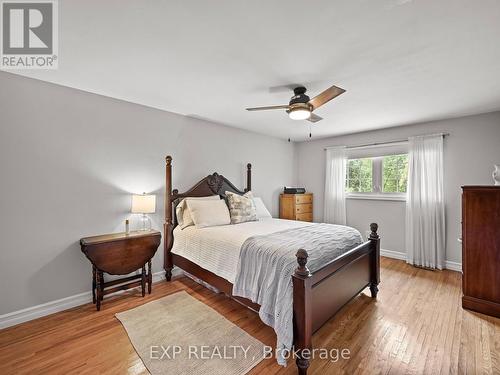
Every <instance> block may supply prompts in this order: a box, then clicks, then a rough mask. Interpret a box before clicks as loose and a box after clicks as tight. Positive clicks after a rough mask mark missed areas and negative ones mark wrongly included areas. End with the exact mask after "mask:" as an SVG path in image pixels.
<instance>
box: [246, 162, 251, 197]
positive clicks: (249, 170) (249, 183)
mask: <svg viewBox="0 0 500 375" xmlns="http://www.w3.org/2000/svg"><path fill="white" fill-rule="evenodd" d="M250 190H252V164H250V163H248V164H247V187H246V189H245V192H247V191H250Z"/></svg>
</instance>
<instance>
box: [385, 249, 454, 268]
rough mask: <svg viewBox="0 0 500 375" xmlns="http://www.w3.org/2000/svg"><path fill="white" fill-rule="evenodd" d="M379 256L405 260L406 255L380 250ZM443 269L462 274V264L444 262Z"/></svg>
mask: <svg viewBox="0 0 500 375" xmlns="http://www.w3.org/2000/svg"><path fill="white" fill-rule="evenodd" d="M380 255H382V256H384V257H387V258H393V259H399V260H406V254H405V253H401V252H399V251H392V250H384V249H380ZM444 268H445V269H447V270H450V271H457V272H462V263H458V262H451V261H449V260H446V261H445V262H444Z"/></svg>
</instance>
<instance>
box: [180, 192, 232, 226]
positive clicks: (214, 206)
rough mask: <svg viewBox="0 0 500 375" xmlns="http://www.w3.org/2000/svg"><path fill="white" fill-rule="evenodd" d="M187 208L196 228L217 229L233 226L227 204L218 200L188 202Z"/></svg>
mask: <svg viewBox="0 0 500 375" xmlns="http://www.w3.org/2000/svg"><path fill="white" fill-rule="evenodd" d="M187 206H188V207H189V211H190V212H191V217H192V218H193V221H194V225H196V228H206V227H215V226H217V225H227V224H231V217H230V216H229V209H228V208H227V205H226V202H224V201H223V200H221V199H219V200H218V201H216V200H191V199H190V200H188V201H187Z"/></svg>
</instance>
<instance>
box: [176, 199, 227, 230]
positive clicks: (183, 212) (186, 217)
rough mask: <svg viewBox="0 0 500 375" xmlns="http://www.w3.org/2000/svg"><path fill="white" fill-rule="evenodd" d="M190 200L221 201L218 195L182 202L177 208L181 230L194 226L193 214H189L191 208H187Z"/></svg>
mask: <svg viewBox="0 0 500 375" xmlns="http://www.w3.org/2000/svg"><path fill="white" fill-rule="evenodd" d="M189 200H220V197H219V196H218V195H210V196H207V197H189V198H184V199H183V200H181V201H180V202H179V204H178V205H177V207H176V208H175V215H176V217H177V224H179V227H180V228H181V229H184V228H187V227H190V226H191V225H194V222H193V218H192V217H191V213H190V212H189V208H188V206H187V202H188V201H189Z"/></svg>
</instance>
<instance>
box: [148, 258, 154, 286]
mask: <svg viewBox="0 0 500 375" xmlns="http://www.w3.org/2000/svg"><path fill="white" fill-rule="evenodd" d="M152 283H153V274H152V273H151V259H150V260H149V262H148V294H151V284H152Z"/></svg>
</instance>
